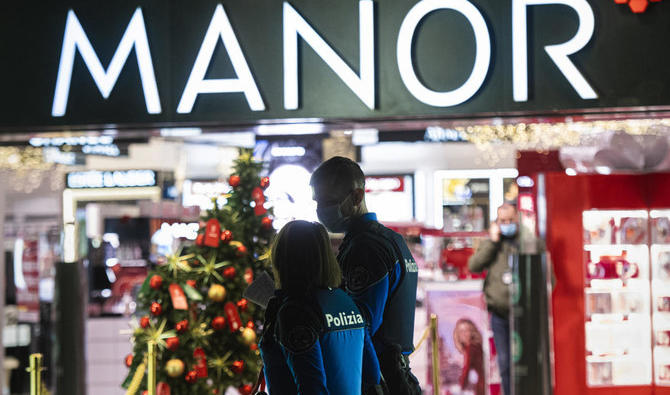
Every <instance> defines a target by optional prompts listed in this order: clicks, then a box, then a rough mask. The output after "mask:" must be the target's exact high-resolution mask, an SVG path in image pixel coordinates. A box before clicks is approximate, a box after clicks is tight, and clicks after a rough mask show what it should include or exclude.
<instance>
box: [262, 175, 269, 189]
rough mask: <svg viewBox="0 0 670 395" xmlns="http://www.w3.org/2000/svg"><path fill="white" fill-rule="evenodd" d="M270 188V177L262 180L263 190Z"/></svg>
mask: <svg viewBox="0 0 670 395" xmlns="http://www.w3.org/2000/svg"><path fill="white" fill-rule="evenodd" d="M269 186H270V177H263V178H261V188H263V189H267V187H269Z"/></svg>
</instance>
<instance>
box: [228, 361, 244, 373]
mask: <svg viewBox="0 0 670 395" xmlns="http://www.w3.org/2000/svg"><path fill="white" fill-rule="evenodd" d="M230 370H232V371H233V372H235V373H236V374H240V373H242V371H243V370H244V361H242V360H238V361H235V362H233V366H231V367H230Z"/></svg>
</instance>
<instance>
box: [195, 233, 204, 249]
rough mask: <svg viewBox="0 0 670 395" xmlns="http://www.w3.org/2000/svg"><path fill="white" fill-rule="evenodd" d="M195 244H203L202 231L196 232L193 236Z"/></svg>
mask: <svg viewBox="0 0 670 395" xmlns="http://www.w3.org/2000/svg"><path fill="white" fill-rule="evenodd" d="M195 244H196V245H199V246H202V245H204V244H205V234H204V233H198V236H196V238H195Z"/></svg>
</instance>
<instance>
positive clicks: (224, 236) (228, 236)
mask: <svg viewBox="0 0 670 395" xmlns="http://www.w3.org/2000/svg"><path fill="white" fill-rule="evenodd" d="M231 240H233V232H231V231H229V230H228V229H226V230H224V231H223V232H221V241H222V242H224V243H226V244H227V243H230V241H231Z"/></svg>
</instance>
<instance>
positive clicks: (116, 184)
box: [66, 170, 157, 189]
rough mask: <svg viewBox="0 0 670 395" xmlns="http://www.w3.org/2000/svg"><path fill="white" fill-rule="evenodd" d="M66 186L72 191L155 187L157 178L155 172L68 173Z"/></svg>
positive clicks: (91, 171)
mask: <svg viewBox="0 0 670 395" xmlns="http://www.w3.org/2000/svg"><path fill="white" fill-rule="evenodd" d="M66 185H67V187H68V188H72V189H82V188H132V187H153V186H156V185H157V178H156V172H155V171H153V170H115V171H98V170H90V171H77V172H72V173H68V174H67V178H66Z"/></svg>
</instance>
